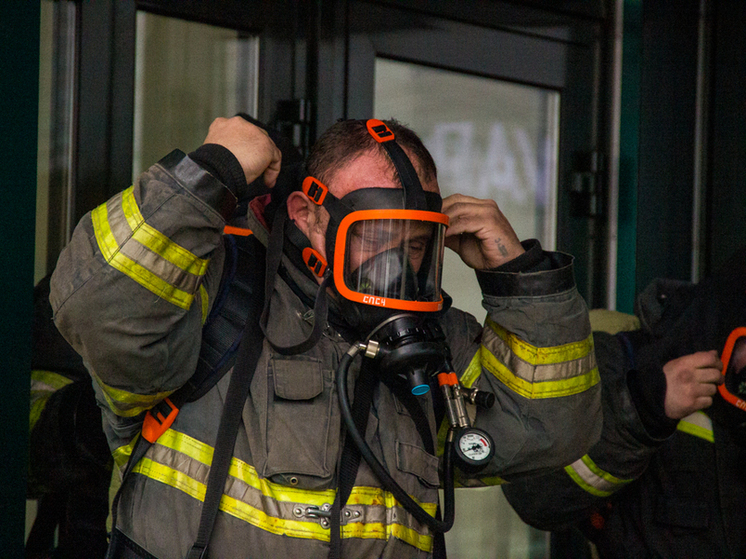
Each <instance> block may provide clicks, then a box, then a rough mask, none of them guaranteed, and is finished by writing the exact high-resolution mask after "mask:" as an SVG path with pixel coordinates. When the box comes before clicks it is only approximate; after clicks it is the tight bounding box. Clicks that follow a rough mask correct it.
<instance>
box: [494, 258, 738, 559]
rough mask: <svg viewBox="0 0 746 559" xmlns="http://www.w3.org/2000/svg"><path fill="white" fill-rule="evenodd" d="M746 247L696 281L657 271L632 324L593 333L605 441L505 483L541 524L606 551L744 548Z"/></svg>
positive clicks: (693, 554)
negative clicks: (574, 533)
mask: <svg viewBox="0 0 746 559" xmlns="http://www.w3.org/2000/svg"><path fill="white" fill-rule="evenodd" d="M744 273H746V249H743V248H742V249H741V250H739V251H737V252H736V253H735V254H734V255H733V256H732V257H731V258H730V259H729V260H728V261H727V262H726V263H725V264H724V265H723V266H722V268H721V269H719V270H717V271H716V273H714V274H713V275H712V276H710V277H708V278H706V279H705V280H703V281H702V282H700V283H698V284H691V283H688V282H683V281H678V280H670V279H666V280H663V279H661V280H656V281H655V282H653V283H652V284H650V285H649V286H648V287H647V288H646V289H645V290H643V292H642V293H641V294H640V296H639V297H638V300H637V303H636V305H635V314H636V315H637V317H638V318H639V322H640V327H639V328H638V329H634V330H630V331H621V332H617V333H615V334H612V333H607V332H594V339H595V341H596V355H597V358H598V366H599V370H600V373H601V382H602V386H603V433H602V436H601V440H600V441H599V442H598V443H597V444H596V445H594V446H593V448H591V450H590V452H589V453H588V454H587V455H585V456H583V457H582V458H581V459H580V460H577V461H575V462H574V463H572V464H570V465H568V466H567V467H565V468H564V469H558V470H557V471H555V472H552V473H549V474H546V475H543V476H538V477H536V478H534V479H531V480H519V481H517V482H516V483H513V484H508V485H505V486H503V491H504V493H505V495H506V497H507V498H508V501H509V502H510V503H511V505H513V508H515V510H516V511H517V512H518V514H519V515H520V516H521V518H522V519H523V520H524V521H526V522H528V523H529V524H531V525H533V526H536V527H537V528H540V529H544V530H565V529H567V528H571V529H575V528H579V529H580V531H582V533H583V534H584V535H585V536H586V537H587V538H588V539H589V540H590V541H592V542H593V543H594V544H595V546H596V548H597V551H598V554H599V556H600V557H602V558H603V559H616V558H618V559H622V558H627V557H639V558H641V559H642V558H654V557H688V558H692V559H700V558H701V559H709V558H710V557H718V558H732V559H741V558H743V557H746V515H745V514H744V512H743V503H744V502H746V475H745V474H744V468H743V464H744V460H746V411H745V410H746V402H745V400H746V384H744V383H743V382H742V378H743V377H742V375H743V374H744V372H746V369H744V366H745V365H746V338H745V337H744V336H746V292H744V289H743V277H744Z"/></svg>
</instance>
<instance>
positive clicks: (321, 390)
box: [263, 356, 340, 489]
mask: <svg viewBox="0 0 746 559" xmlns="http://www.w3.org/2000/svg"><path fill="white" fill-rule="evenodd" d="M268 373H269V378H268V380H269V386H268V390H267V416H266V417H267V430H266V434H267V435H266V437H267V438H266V451H267V460H266V463H265V467H264V472H263V473H264V476H266V477H269V478H271V479H272V481H275V482H277V483H280V484H283V485H290V486H293V487H300V488H305V489H322V488H326V487H328V486H329V483H330V482H331V480H332V478H333V475H334V469H335V465H336V460H337V453H338V451H339V428H340V413H339V409H338V408H339V407H338V404H337V399H336V390H335V387H334V379H333V374H332V372H331V371H328V370H324V368H323V366H322V364H321V362H320V361H318V360H315V359H308V358H305V359H299V358H298V357H294V358H292V359H286V358H282V357H277V356H275V357H273V358H272V359H271V361H270V366H269V370H268Z"/></svg>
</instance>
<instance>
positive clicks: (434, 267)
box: [334, 210, 448, 312]
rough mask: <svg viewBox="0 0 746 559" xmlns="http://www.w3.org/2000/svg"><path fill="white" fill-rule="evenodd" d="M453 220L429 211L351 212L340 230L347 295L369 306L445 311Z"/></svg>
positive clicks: (342, 285)
mask: <svg viewBox="0 0 746 559" xmlns="http://www.w3.org/2000/svg"><path fill="white" fill-rule="evenodd" d="M447 225H448V218H447V217H446V216H445V215H444V214H441V213H437V212H429V211H419V210H367V211H357V212H353V213H351V214H349V215H348V216H347V217H346V218H345V219H344V220H343V221H342V223H341V224H340V227H339V230H338V233H337V246H336V248H335V264H334V274H335V278H334V280H335V285H336V287H337V290H338V291H339V292H340V294H341V295H342V296H343V297H345V298H347V299H350V300H352V301H357V302H361V303H364V304H368V305H374V306H381V307H389V308H395V309H401V310H409V311H415V312H417V311H438V310H440V309H441V308H442V304H443V297H442V295H441V289H440V283H441V275H442V267H443V247H444V242H445V230H446V227H447ZM340 264H341V265H340Z"/></svg>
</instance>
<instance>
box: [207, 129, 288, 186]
mask: <svg viewBox="0 0 746 559" xmlns="http://www.w3.org/2000/svg"><path fill="white" fill-rule="evenodd" d="M204 143H206V144H219V145H221V146H223V147H225V148H228V149H229V150H230V151H231V152H232V153H233V155H235V156H236V159H238V162H239V163H240V164H241V168H242V169H243V172H244V174H245V175H246V182H247V183H251V182H253V181H254V180H255V179H256V178H258V177H259V176H261V175H264V183H265V184H266V185H267V186H269V187H272V186H274V185H275V182H276V181H277V175H278V174H279V173H280V164H281V162H282V154H281V153H280V150H279V149H278V148H277V146H276V145H275V143H274V142H273V141H272V139H271V138H270V137H269V134H267V132H266V131H264V130H262V129H261V128H259V127H258V126H255V125H253V124H251V123H250V122H249V121H248V120H246V119H244V118H241V117H240V116H234V117H233V118H216V119H215V120H214V121H213V123H212V124H211V125H210V129H209V130H208V132H207V137H206V138H205V142H204Z"/></svg>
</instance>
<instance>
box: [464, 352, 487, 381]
mask: <svg viewBox="0 0 746 559" xmlns="http://www.w3.org/2000/svg"><path fill="white" fill-rule="evenodd" d="M481 374H482V361H481V359H480V354H479V351H477V352H476V353H474V357H472V358H471V362H470V363H469V366H468V367H466V370H465V371H464V374H463V375H461V378H460V379H459V380H460V381H461V384H463V385H464V386H465V387H466V388H471V387H472V386H473V385H474V383H475V382H476V381H477V379H478V378H479V375H481Z"/></svg>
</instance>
